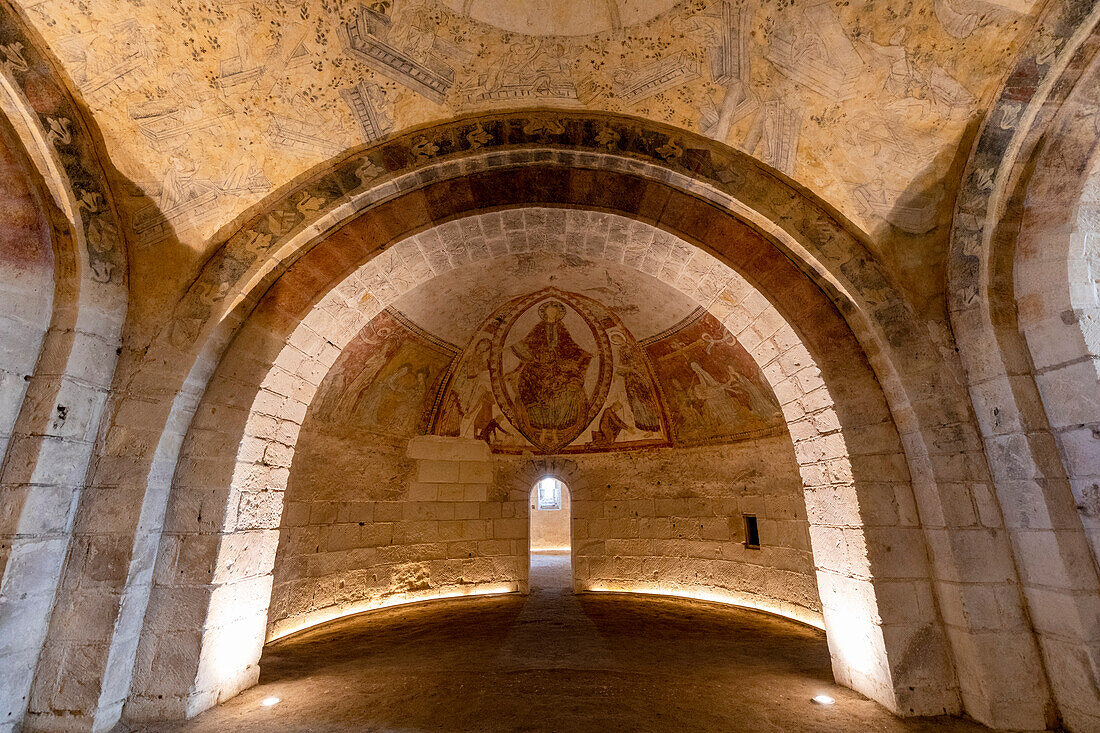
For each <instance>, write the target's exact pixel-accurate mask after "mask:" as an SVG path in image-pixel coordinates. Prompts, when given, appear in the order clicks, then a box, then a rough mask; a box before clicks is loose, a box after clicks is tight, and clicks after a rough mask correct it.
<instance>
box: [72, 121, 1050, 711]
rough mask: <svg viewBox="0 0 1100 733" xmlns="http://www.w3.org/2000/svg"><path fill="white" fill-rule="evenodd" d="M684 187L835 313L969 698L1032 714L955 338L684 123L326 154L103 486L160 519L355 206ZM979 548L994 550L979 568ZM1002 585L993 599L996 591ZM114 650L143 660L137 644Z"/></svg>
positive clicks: (164, 357) (243, 267)
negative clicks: (912, 518) (237, 386)
mask: <svg viewBox="0 0 1100 733" xmlns="http://www.w3.org/2000/svg"><path fill="white" fill-rule="evenodd" d="M670 143H675V144H670ZM505 171H508V172H509V174H510V175H513V176H515V178H514V179H513V181H512V183H510V184H509V185H512V186H513V189H507V188H505V189H500V188H493V187H491V186H488V185H487V182H489V181H492V180H494V178H493V177H494V176H495V175H498V174H502V173H503V172H505ZM444 184H446V185H444ZM515 186H518V188H515ZM441 192H442V193H441ZM684 196H687V197H689V198H691V199H692V200H695V201H698V202H703V203H705V204H706V207H705V208H704V211H703V213H702V214H701V215H702V216H704V217H705V224H706V225H709V226H712V227H713V228H714V231H715V232H726V231H728V228H729V224H728V222H729V221H733V220H734V219H733V217H734V216H735V217H739V218H741V219H742V220H744V221H747V222H750V224H751V226H752V227H753V228H755V229H756V230H758V231H760V232H762V233H764V234H765V235H766V236H767V237H768V238H769V240H770V242H771V245H772V246H773V247H776V248H778V249H779V250H780V251H782V252H783V253H784V255H785V256H786V257H787V258H789V259H790V261H791V262H793V263H796V264H797V268H798V269H800V270H801V271H802V272H803V273H805V274H806V275H807V276H808V277H809V278H810V279H812V280H813V281H814V282H815V283H816V285H817V287H819V288H820V289H821V291H823V292H824V293H825V294H826V296H827V298H828V300H829V301H831V302H832V303H834V304H835V305H836V307H837V308H839V309H840V311H841V313H842V314H843V318H844V320H845V321H847V326H846V327H847V328H850V329H851V331H852V332H854V333H855V335H856V338H857V339H858V340H859V342H860V343H861V344H862V346H863V354H864V355H865V356H866V358H868V359H869V360H870V361H871V363H872V366H873V368H874V370H875V373H876V376H877V377H878V381H879V383H880V384H881V385H882V387H883V390H884V392H885V395H886V399H887V401H888V403H889V410H890V413H891V415H892V417H893V419H894V421H895V422H896V424H897V425H898V426H899V429H900V434H901V440H902V445H903V447H904V452H905V458H906V462H907V464H908V465H907V469H906V470H907V472H908V473H909V475H910V476H911V479H912V482H913V487H914V493H915V495H916V500H917V507H918V513H919V515H920V523H921V525H922V527H923V528H924V532H925V538H926V540H927V542H928V544H929V548H930V557H931V560H932V563H933V568H934V576H935V578H936V580H937V584H936V591H937V593H936V599H935V605H936V606H937V607H938V609H939V612H940V613H941V614H942V616H943V619H944V623H945V624H946V625H947V627H948V628H949V629H950V634H949V637H950V639H951V645H952V650H953V651H954V655H955V657H956V659H957V660H959V663H960V665H963V666H965V667H966V670H967V673H966V674H965V675H962V676H960V678H959V684H960V689H961V692H962V698H963V701H964V708H965V710H966V711H967V712H968V713H970V714H971V715H973V716H975V717H976V718H978V719H979V720H982V721H983V722H987V723H995V722H996V721H998V720H1008V721H1012V724H1013V725H1020V726H1023V727H1027V726H1029V725H1038V723H1037V722H1036V721H1040V720H1042V719H1044V713H1043V709H1044V705H1045V701H1046V696H1045V692H1044V691H1043V690H1042V689H1041V685H1040V686H1037V687H1031V688H1028V689H1027V690H1026V691H1020V690H1019V689H1018V685H1017V684H1016V683H1015V681H1014V680H1015V676H1014V674H1013V673H1012V672H1010V671H1009V670H1008V669H1006V668H1005V666H1004V665H1003V664H1000V662H999V660H998V656H997V654H992V653H990V652H989V650H990V649H993V648H995V647H996V648H1000V649H1011V650H1012V653H1013V654H1015V655H1016V656H1017V658H1019V659H1020V660H1021V664H1024V665H1037V664H1038V661H1037V659H1038V657H1037V652H1036V650H1035V646H1034V641H1033V638H1032V635H1031V633H1030V630H1029V629H1028V628H1027V627H1026V625H1024V624H1022V623H1021V621H1020V619H1021V618H1022V608H1021V601H1020V598H1019V591H1018V588H1017V584H1016V580H1015V576H1014V575H1013V572H1012V570H1011V568H1010V566H1011V551H1010V548H1009V546H1008V541H1007V535H1006V533H1005V531H1004V528H1003V524H1002V520H1001V517H1000V516H999V514H998V512H997V509H996V505H995V501H994V500H993V499H992V497H991V493H992V489H991V483H990V480H989V477H988V475H987V473H986V472H985V470H984V458H983V456H982V447H981V445H980V442H979V441H978V439H977V430H976V427H975V425H974V422H973V416H972V415H971V413H970V408H969V401H968V399H967V396H966V395H965V391H964V390H963V389H962V385H961V383H960V381H959V378H958V368H957V366H956V362H955V356H954V353H953V340H952V336H951V334H950V333H948V332H947V331H946V330H944V329H941V328H940V327H939V326H937V325H936V324H933V323H925V322H920V321H919V320H918V319H917V318H916V317H915V315H914V313H913V312H912V310H911V309H910V308H909V306H908V305H907V304H906V302H905V301H904V299H903V298H902V297H901V296H900V295H899V294H898V292H897V291H896V290H895V289H894V288H893V286H892V285H891V283H890V281H889V279H888V278H887V277H886V276H885V274H884V273H883V271H882V269H881V268H880V267H879V266H878V264H877V263H876V262H875V259H874V257H873V256H872V255H871V254H870V253H869V252H868V250H867V248H866V247H865V246H864V244H863V242H862V240H861V235H859V234H858V233H853V231H852V229H851V227H850V225H849V224H847V223H846V222H844V221H843V219H841V217H839V215H837V214H836V213H835V212H834V211H833V210H832V209H830V208H829V207H828V206H826V205H824V204H822V203H821V202H820V201H818V200H817V199H815V198H813V197H812V196H810V195H809V194H808V193H806V192H805V191H803V190H801V189H798V188H796V187H794V186H793V185H792V184H790V183H789V182H787V181H785V180H784V179H782V178H780V177H777V176H776V175H775V174H774V173H773V172H771V171H770V170H769V169H767V168H766V167H765V166H762V165H761V164H759V163H758V162H757V161H755V160H753V159H752V158H751V157H750V156H747V155H744V154H743V153H740V152H738V151H736V150H733V149H731V148H728V147H726V146H724V145H720V144H718V143H715V142H713V141H710V140H707V139H705V138H701V137H699V136H695V135H692V134H690V133H685V132H684V131H682V130H677V129H673V128H669V127H663V126H660V125H656V124H653V123H649V122H643V121H639V120H635V119H630V118H624V117H620V116H615V115H595V114H583V113H565V112H554V113H545V112H539V111H525V112H516V113H500V114H493V115H481V116H473V117H468V118H462V119H458V120H456V121H454V122H451V123H445V124H441V125H437V126H434V127H430V128H423V129H421V130H416V131H411V132H409V133H408V134H405V135H401V136H398V137H395V138H393V139H391V140H387V141H385V142H383V143H379V144H377V145H374V146H371V147H365V148H363V149H361V150H358V151H354V152H352V153H350V154H348V155H346V156H343V157H341V158H339V159H336V160H334V161H331V162H330V163H327V164H325V165H323V166H319V167H318V168H317V169H316V171H315V172H314V173H311V174H309V175H306V176H303V177H301V178H300V179H299V180H298V181H296V182H294V183H293V184H291V185H289V186H287V187H286V188H284V189H282V190H281V191H279V192H278V193H276V194H274V195H272V196H271V197H269V199H267V200H266V201H265V202H263V203H262V204H260V205H258V206H257V207H255V208H254V209H252V210H250V211H249V212H247V213H246V214H244V215H242V216H241V217H240V218H238V220H237V221H235V222H234V223H233V224H232V225H230V226H228V227H226V228H225V229H224V230H223V231H222V232H221V233H220V234H219V237H220V238H221V239H222V241H223V242H224V244H223V245H222V246H221V247H220V248H219V249H218V250H217V251H216V252H215V254H214V255H212V257H211V258H210V260H209V261H208V264H207V266H206V267H205V268H204V270H203V271H202V273H201V274H200V275H199V276H198V278H197V279H196V280H195V283H194V285H193V286H192V288H191V289H190V290H189V291H188V293H187V294H186V295H185V296H184V298H183V299H182V300H181V302H180V304H179V306H178V307H177V309H176V311H175V312H174V314H173V316H172V318H171V319H168V322H167V324H166V326H165V328H164V330H163V331H162V332H161V334H160V335H159V336H158V337H157V338H156V340H155V341H154V342H153V343H152V344H151V346H150V348H149V349H148V351H147V352H146V353H145V354H144V355H143V356H142V357H141V358H140V359H138V360H137V363H136V364H135V365H134V366H133V367H132V368H131V369H129V370H128V371H127V373H126V374H125V375H120V377H119V378H120V379H122V380H124V381H125V383H126V384H127V390H126V391H125V393H124V394H120V395H119V399H118V401H117V403H116V404H115V405H114V407H113V412H112V416H111V417H110V418H109V421H108V424H107V425H106V427H105V430H107V431H108V434H111V433H112V431H114V432H115V433H117V434H118V435H120V436H122V435H125V436H127V439H128V441H129V442H118V443H114V444H106V445H105V450H104V456H103V458H102V461H103V462H104V464H105V465H108V466H116V465H117V466H119V467H120V468H121V467H122V466H125V468H124V470H120V471H119V472H112V473H105V474H104V478H103V479H102V480H103V481H104V482H105V483H106V484H107V485H110V486H112V487H118V488H121V489H122V491H119V492H117V494H118V495H119V496H135V495H137V496H142V497H143V502H144V503H143V510H142V512H143V516H148V517H153V518H157V517H160V516H163V515H164V512H165V511H166V503H167V499H168V495H169V484H170V479H171V476H172V475H173V472H174V471H175V470H176V466H177V463H178V462H179V459H180V455H181V454H180V451H181V448H182V446H183V441H184V435H185V432H186V430H187V426H188V424H189V423H190V422H191V421H192V416H193V415H194V413H195V409H196V406H197V405H198V402H199V400H200V399H201V397H202V394H203V391H204V390H205V388H206V385H207V382H208V381H209V379H210V377H211V375H212V374H213V373H214V370H215V369H216V368H217V365H218V363H219V360H220V359H221V355H222V354H223V353H224V351H225V349H226V348H227V345H228V344H229V343H230V341H231V340H232V338H233V336H234V334H235V333H236V331H237V330H238V329H239V328H240V326H241V324H242V323H243V322H244V321H245V320H246V318H247V317H248V315H249V313H250V312H251V311H252V310H253V309H254V308H255V306H256V304H257V302H258V301H259V300H260V299H261V296H262V295H263V294H264V293H266V292H268V291H269V290H271V288H272V283H275V282H276V281H277V280H278V279H279V277H280V276H281V274H282V273H283V272H284V271H285V270H286V269H287V268H288V267H289V266H290V265H291V264H293V263H295V262H297V261H298V260H300V259H301V258H302V257H303V256H304V254H305V253H307V252H308V251H309V250H310V248H311V247H313V246H314V244H315V243H316V242H317V241H320V240H321V239H323V238H324V235H328V234H331V233H333V232H335V231H336V230H337V229H338V228H339V227H340V226H341V224H342V223H343V222H346V221H347V220H348V219H349V218H351V217H353V216H355V215H356V214H357V213H359V212H362V211H366V210H370V211H371V212H373V215H372V222H373V223H372V226H371V227H370V228H369V230H365V231H364V232H363V233H362V237H364V238H365V239H367V240H370V241H373V242H389V241H396V240H397V239H398V238H400V237H401V236H407V235H409V234H413V233H416V232H417V231H419V230H421V229H423V228H425V227H427V226H430V225H432V224H433V223H436V222H442V221H445V220H447V219H449V218H452V217H454V216H456V215H457V214H458V213H460V212H462V211H466V210H469V209H471V208H472V207H474V199H475V197H480V198H481V199H483V203H481V204H480V205H481V207H482V208H494V207H507V206H515V205H519V204H524V203H537V204H547V203H550V204H554V205H585V206H590V207H593V208H596V209H605V210H609V211H615V210H620V211H622V212H623V213H626V214H629V215H630V216H633V217H635V218H638V219H642V220H646V221H650V222H653V223H657V224H658V226H659V227H662V228H666V229H670V230H679V229H683V227H684V225H685V224H691V222H686V221H683V218H682V212H677V211H675V210H674V209H671V208H670V207H669V202H670V201H671V200H673V199H675V200H680V199H681V198H683V197H684ZM510 199H511V200H510ZM555 202H556V203H555ZM731 215H732V216H731ZM694 224H695V225H697V226H703V224H704V222H702V221H701V222H696V223H694ZM273 227H274V228H273ZM354 248H355V246H354V245H353V246H352V249H354ZM724 256H725V254H723V257H724ZM193 344H194V345H193ZM138 409H140V410H141V411H142V415H143V417H142V419H140V420H138V419H135V418H134V415H135V414H136V412H135V411H136V410H138ZM124 447H125V450H123V448H124ZM93 481H94V484H93V485H97V483H98V482H99V481H100V479H99V478H95V479H94V480H93ZM171 521H172V517H171V516H169V518H168V522H167V524H166V526H168V527H169V528H171ZM139 531H140V532H141V533H144V536H145V537H146V538H147V539H152V541H155V538H156V536H157V534H158V533H159V532H160V528H159V526H157V525H156V523H154V524H152V525H150V527H149V528H143V529H140V530H139V528H137V527H132V528H128V529H126V530H125V532H124V533H123V534H126V535H133V534H134V533H136V532H139ZM127 541H129V540H127ZM975 556H979V557H983V558H985V559H986V562H985V563H984V564H981V565H978V564H975V563H972V562H970V561H969V560H970V558H972V557H975ZM1006 567H1007V568H1008V569H1007V570H1006ZM145 577H147V576H141V577H139V578H137V579H136V580H135V582H136V583H137V584H138V585H137V586H132V585H131V582H130V580H129V579H126V580H124V581H120V582H117V583H115V585H114V586H113V587H112V589H111V590H110V592H111V593H114V594H115V595H116V596H119V597H121V595H122V594H123V593H124V592H127V593H130V594H131V599H132V602H131V603H130V604H128V605H127V609H128V610H131V611H133V612H134V613H135V614H136V615H137V617H138V618H139V619H140V614H141V613H142V612H143V609H144V608H145V603H146V601H145V598H146V596H145V595H144V594H145V593H147V589H148V586H147V585H144V587H138V586H142V584H144V583H145ZM105 592H106V591H105ZM994 596H995V597H996V598H997V599H998V600H997V603H996V604H990V603H989V602H988V599H989V598H990V597H994ZM123 626H124V627H125V628H127V629H130V628H133V624H124V625H123ZM120 643H121V642H120ZM125 643H126V644H129V641H126V642H125ZM99 648H101V649H103V650H105V651H104V652H103V654H102V657H103V659H102V660H101V662H102V663H103V664H106V658H107V656H108V652H107V651H106V650H114V649H115V648H116V647H115V644H114V643H113V642H112V644H108V645H99ZM110 653H111V654H115V652H114V651H111V652H110ZM117 653H118V654H122V655H123V657H126V656H127V655H132V653H133V651H132V647H129V646H128V647H127V648H126V649H125V650H122V651H119V652H117ZM149 663H150V662H149V660H148V659H145V660H142V661H141V665H144V666H145V667H148V664H149ZM139 666H140V665H139ZM120 668H126V665H125V664H120ZM138 687H140V685H138ZM132 707H133V708H134V710H135V711H136V710H137V707H138V706H137V704H135V705H134V706H132ZM169 707H170V706H169V705H167V704H166V706H165V708H166V709H167V708H169ZM949 707H950V706H949ZM154 708H155V706H154ZM154 708H150V710H153V709H154ZM171 709H172V710H179V709H181V707H180V706H179V705H177V706H176V707H175V708H171ZM152 714H156V713H155V712H153V713H152Z"/></svg>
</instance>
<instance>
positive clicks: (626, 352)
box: [611, 333, 661, 432]
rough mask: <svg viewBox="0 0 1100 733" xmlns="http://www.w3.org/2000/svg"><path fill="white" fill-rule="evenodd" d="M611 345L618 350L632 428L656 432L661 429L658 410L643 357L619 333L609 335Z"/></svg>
mask: <svg viewBox="0 0 1100 733" xmlns="http://www.w3.org/2000/svg"><path fill="white" fill-rule="evenodd" d="M611 343H612V344H614V345H615V346H617V347H618V348H619V365H620V367H621V369H622V375H623V382H624V386H625V387H626V397H627V400H628V401H629V402H630V412H631V413H633V415H634V427H636V428H637V429H638V430H644V431H646V432H657V431H658V430H660V429H661V417H660V412H659V409H660V408H658V407H657V396H656V395H655V394H653V385H652V383H651V382H650V379H649V370H648V369H647V368H646V365H645V357H644V356H643V355H642V353H641V350H640V349H638V347H637V346H636V345H634V344H633V343H632V342H631V341H630V340H629V339H628V338H627V337H626V336H623V335H622V334H621V333H613V334H611Z"/></svg>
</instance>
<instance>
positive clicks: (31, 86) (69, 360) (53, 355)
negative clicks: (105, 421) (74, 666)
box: [0, 4, 128, 725]
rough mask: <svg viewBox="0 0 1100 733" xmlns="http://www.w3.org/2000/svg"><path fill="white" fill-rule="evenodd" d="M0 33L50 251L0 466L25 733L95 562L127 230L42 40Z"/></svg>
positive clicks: (11, 624) (9, 113)
mask: <svg viewBox="0 0 1100 733" xmlns="http://www.w3.org/2000/svg"><path fill="white" fill-rule="evenodd" d="M0 28H2V32H0V110H2V115H3V118H4V119H3V126H4V129H5V130H6V133H5V137H7V138H8V139H9V140H10V141H11V146H12V147H16V148H19V149H20V155H21V156H23V157H24V158H25V164H24V166H23V167H24V170H25V172H26V176H27V177H28V178H29V179H31V180H33V181H34V184H33V185H34V186H35V187H36V188H37V189H38V190H37V191H36V196H37V199H38V201H39V203H40V208H41V209H42V211H44V212H45V214H44V215H45V218H46V222H47V228H48V230H49V240H50V242H49V245H50V246H52V248H53V252H54V262H53V276H52V278H51V282H50V283H49V288H50V290H51V293H52V303H51V306H52V307H51V309H50V312H49V314H48V322H47V323H46V325H45V330H44V333H43V334H42V338H41V348H40V349H37V350H35V349H28V351H30V352H33V353H34V356H36V357H37V361H36V362H35V364H34V365H33V369H32V371H31V372H30V373H28V374H27V375H26V377H27V379H26V381H25V383H24V384H23V385H21V387H23V388H25V393H22V394H20V399H19V400H16V402H18V416H17V417H15V418H14V422H13V424H12V435H11V441H10V444H9V445H8V446H7V448H8V450H7V453H6V455H5V458H4V463H3V466H2V468H0V504H2V505H3V506H4V512H3V516H2V518H0V543H2V544H3V545H4V549H5V551H6V553H5V562H4V564H3V566H2V568H0V570H2V572H3V578H2V580H0V597H3V599H4V603H5V610H6V613H4V614H2V615H0V638H4V639H5V640H9V641H7V643H6V644H5V645H4V646H3V648H2V649H0V666H2V667H4V668H5V669H12V670H18V671H19V673H18V675H16V676H12V677H10V678H8V679H7V680H6V683H5V685H3V690H2V692H0V723H11V722H14V723H15V724H16V725H18V724H19V723H20V722H21V721H23V720H24V716H25V714H26V710H27V707H28V700H29V698H30V694H29V693H30V691H31V689H32V682H33V676H35V675H38V676H41V675H42V674H43V673H42V670H43V669H46V670H47V671H46V672H45V675H46V676H47V677H48V676H49V674H50V671H49V667H50V655H49V654H48V653H45V652H43V651H42V649H43V643H44V640H45V639H47V638H48V637H47V629H48V626H49V624H50V620H51V613H52V611H53V610H54V609H55V608H56V607H58V605H59V604H57V598H58V594H59V585H58V581H59V579H60V578H61V577H62V575H63V569H64V564H65V562H66V557H67V553H69V552H70V551H72V552H73V555H75V556H76V557H87V555H88V553H89V552H91V551H92V548H91V545H93V544H94V543H95V540H91V539H89V540H87V541H85V543H84V545H83V547H82V548H81V549H79V550H75V551H73V544H74V543H73V539H72V537H73V533H74V520H75V515H76V506H77V503H78V501H79V500H80V498H81V496H82V490H83V487H84V485H85V482H86V478H87V472H88V470H89V465H90V462H91V459H92V455H93V451H94V448H95V444H96V440H97V438H98V430H99V427H100V418H101V416H102V414H103V410H104V406H105V402H106V399H107V394H108V391H109V389H110V385H111V380H112V377H113V371H114V365H115V362H116V359H117V355H118V349H119V347H120V344H121V332H122V326H123V321H124V319H125V316H126V309H127V297H128V294H127V285H126V278H127V259H126V250H125V243H124V240H123V237H122V231H123V230H122V228H121V226H120V223H119V218H118V214H117V210H116V207H115V203H114V200H113V196H112V193H111V188H110V185H109V183H108V179H107V175H106V172H105V170H104V166H103V164H102V159H101V157H100V147H101V146H100V144H99V142H98V140H97V139H96V137H95V133H94V131H93V130H92V128H91V127H90V126H89V125H88V124H87V122H86V121H85V115H84V112H83V110H82V109H81V108H80V106H79V105H78V104H77V102H76V101H75V100H74V99H73V97H72V96H71V94H70V93H69V91H68V89H67V88H66V82H65V81H64V78H65V77H64V75H63V74H62V73H60V71H59V70H58V68H57V66H56V65H55V64H54V62H53V60H52V59H51V58H49V57H48V55H47V54H45V53H44V52H43V51H42V49H43V48H44V44H42V43H41V40H40V39H39V38H38V37H37V36H36V35H35V34H34V33H33V32H32V31H31V30H30V27H29V24H27V23H26V22H25V20H24V19H23V18H22V16H20V15H19V14H18V11H16V10H15V9H13V8H12V7H11V6H10V5H8V4H4V5H2V6H0ZM27 90H30V91H29V93H28V91H27ZM21 381H22V380H21ZM20 391H21V390H20ZM84 591H85V592H91V589H90V588H85V589H84ZM60 592H65V591H64V589H62V590H61V591H60ZM61 605H62V607H64V605H63V604H61ZM54 651H55V652H57V653H60V650H54ZM56 661H57V657H56V656H54V658H53V662H54V663H56ZM36 670H37V671H36ZM59 707H64V706H59ZM73 707H78V706H73Z"/></svg>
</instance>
